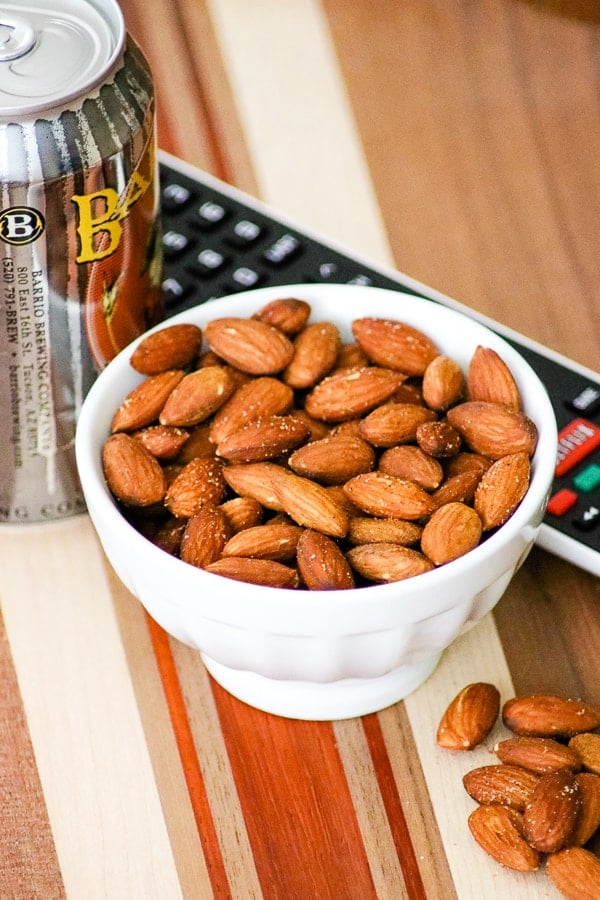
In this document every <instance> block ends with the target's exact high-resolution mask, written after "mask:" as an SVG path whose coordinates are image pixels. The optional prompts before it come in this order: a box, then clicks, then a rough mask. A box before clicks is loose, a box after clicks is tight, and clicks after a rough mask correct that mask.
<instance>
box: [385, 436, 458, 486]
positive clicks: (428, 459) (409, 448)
mask: <svg viewBox="0 0 600 900" xmlns="http://www.w3.org/2000/svg"><path fill="white" fill-rule="evenodd" d="M379 471H380V472H385V473H386V474H387V475H394V476H395V477H396V478H404V479H405V480H406V481H414V483H415V484H418V485H419V487H422V488H423V490H424V491H434V490H435V489H436V488H438V487H439V486H440V484H441V483H442V481H443V478H444V470H443V468H442V465H441V463H440V462H438V460H437V459H433V457H432V456H429V455H428V454H427V453H424V452H423V451H422V450H421V448H420V447H415V446H413V445H412V444H402V445H401V446H400V447H390V448H389V449H387V450H384V451H383V453H382V454H381V456H380V457H379Z"/></svg>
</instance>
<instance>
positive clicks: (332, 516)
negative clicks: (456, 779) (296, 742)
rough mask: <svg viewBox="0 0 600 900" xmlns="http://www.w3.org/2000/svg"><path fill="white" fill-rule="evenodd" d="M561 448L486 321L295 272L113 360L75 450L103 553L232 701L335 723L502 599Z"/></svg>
mask: <svg viewBox="0 0 600 900" xmlns="http://www.w3.org/2000/svg"><path fill="white" fill-rule="evenodd" d="M556 441H557V433H556V422H555V419H554V413H553V410H552V406H551V404H550V401H549V398H548V396H547V393H546V391H545V388H544V386H543V384H542V383H541V381H540V380H539V378H538V377H537V375H536V374H535V372H534V371H533V370H532V369H531V367H530V366H529V365H528V363H527V362H526V361H525V360H524V359H523V358H522V356H521V355H520V354H519V353H518V352H517V351H516V350H515V349H514V348H513V347H512V346H511V345H510V344H509V343H508V342H506V341H504V340H503V339H502V338H500V337H499V336H498V335H497V334H495V333H494V332H493V331H491V330H489V329H488V328H487V327H485V326H484V325H483V324H481V323H479V322H477V321H476V320H474V319H471V318H469V317H467V316H465V315H464V314H462V313H461V312H459V311H455V310H453V309H450V308H447V307H445V306H441V305H439V304H436V303H433V302H431V301H429V300H424V299H421V298H419V297H416V296H412V295H408V294H404V293H399V292H396V291H388V290H384V289H379V288H371V287H363V286H357V285H352V286H349V285H291V286H286V287H285V288H281V287H277V288H264V289H260V290H255V291H248V292H246V293H243V294H239V295H235V296H231V297H226V298H223V299H219V300H213V301H209V302H208V303H205V304H203V305H201V306H198V307H196V308H194V309H191V310H189V311H187V312H185V313H183V314H180V315H179V316H176V317H174V318H172V319H169V320H167V321H166V322H164V323H163V324H162V325H160V326H158V327H157V328H155V329H153V330H152V331H150V332H148V333H147V334H145V335H143V336H142V337H141V338H140V339H138V340H137V341H135V342H134V343H133V344H131V345H130V346H129V347H128V348H126V349H125V350H124V351H122V352H121V353H120V354H119V355H118V356H117V357H116V358H115V359H114V360H113V361H112V362H111V363H109V365H108V366H107V367H106V368H105V369H104V371H103V372H102V373H101V374H100V375H99V377H98V379H97V380H96V382H95V384H94V385H93V386H92V389H91V390H90V392H89V394H88V396H87V398H86V400H85V402H84V404H83V408H82V411H81V415H80V417H79V423H78V428H77V436H76V457H77V465H78V470H79V475H80V478H81V483H82V487H83V491H84V496H85V499H86V503H87V507H88V511H89V514H90V516H91V519H92V521H93V523H94V526H95V528H96V531H97V533H98V536H99V538H100V541H101V543H102V545H103V548H104V550H105V553H106V555H107V557H108V559H109V561H110V563H111V564H112V566H113V567H114V569H115V571H116V573H117V574H118V576H119V577H120V578H121V580H122V581H123V583H124V584H125V585H126V587H127V588H128V589H129V590H130V591H131V593H132V594H134V595H135V596H136V597H137V598H138V599H139V600H140V601H141V602H142V604H143V605H144V607H145V608H146V610H147V611H148V613H149V614H150V615H151V616H152V617H153V618H154V619H155V620H156V621H157V622H158V623H159V625H161V626H162V627H163V628H164V629H165V630H166V631H167V632H168V633H169V634H171V635H172V636H174V637H175V638H177V639H179V640H181V641H183V642H185V643H187V644H188V645H190V646H193V647H195V648H197V649H198V651H199V652H200V654H201V656H202V659H203V661H204V663H205V665H206V667H207V669H208V671H209V672H210V673H211V675H212V676H213V677H214V678H215V679H216V680H217V681H218V682H219V683H220V684H221V685H222V686H223V687H225V688H226V689H227V690H229V691H230V692H231V693H232V694H234V695H235V696H237V697H239V698H240V699H242V700H244V701H245V702H247V703H249V704H251V705H253V706H256V707H258V708H260V709H263V710H266V711H268V712H271V713H275V714H279V715H284V716H288V717H293V718H303V719H339V718H347V717H350V716H356V715H362V714H365V713H368V712H373V711H376V710H378V709H381V708H383V707H385V706H388V705H390V704H391V703H394V702H395V701H397V700H400V699H402V698H403V697H405V696H406V695H407V694H408V693H410V692H411V691H413V690H414V689H415V688H416V687H418V686H419V685H420V684H421V683H422V682H423V681H424V680H425V679H426V678H427V677H428V676H429V675H430V674H431V672H432V671H433V669H434V668H435V666H436V665H437V662H438V660H439V658H440V655H441V654H442V653H443V651H444V650H445V648H447V647H448V646H449V645H450V644H451V643H452V641H453V640H454V639H455V638H456V637H457V636H458V635H460V634H461V633H462V632H463V631H464V630H466V629H468V628H470V627H471V626H472V625H474V624H475V623H476V622H477V621H478V620H479V619H480V618H481V617H482V616H484V615H486V613H488V612H489V611H490V610H491V609H492V607H493V606H494V605H495V604H496V603H497V602H498V600H499V599H500V597H501V596H502V594H503V593H504V591H505V590H506V588H507V586H508V584H509V582H510V580H511V578H512V577H513V575H514V573H515V572H516V570H517V569H518V568H519V566H520V565H521V564H522V562H523V561H524V560H525V558H526V556H527V554H528V552H529V550H530V549H531V546H532V545H533V542H534V541H535V538H536V534H537V531H538V528H539V526H540V524H541V521H542V517H543V514H544V510H545V506H546V501H547V497H548V493H549V490H550V487H551V484H552V478H553V473H554V467H555V459H556Z"/></svg>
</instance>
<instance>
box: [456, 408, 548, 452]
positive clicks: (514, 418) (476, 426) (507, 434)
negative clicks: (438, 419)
mask: <svg viewBox="0 0 600 900" xmlns="http://www.w3.org/2000/svg"><path fill="white" fill-rule="evenodd" d="M446 417H447V419H448V421H449V422H450V424H451V425H452V427H453V428H456V430H457V431H458V433H459V434H460V436H461V437H462V439H463V441H464V442H465V444H466V445H467V446H468V447H469V449H471V450H473V451H474V452H475V453H481V454H483V456H489V458H490V459H500V457H501V456H507V455H508V454H509V453H526V454H527V456H533V453H534V450H535V448H536V445H537V438H538V433H537V428H536V426H535V423H534V422H533V421H532V420H531V419H530V418H529V417H528V416H526V415H525V414H524V413H522V412H516V411H515V410H512V409H508V408H507V407H506V406H500V405H499V404H497V403H487V402H485V401H483V400H469V401H467V402H466V403H460V404H459V405H458V406H453V407H452V408H451V409H449V410H448V412H447V413H446Z"/></svg>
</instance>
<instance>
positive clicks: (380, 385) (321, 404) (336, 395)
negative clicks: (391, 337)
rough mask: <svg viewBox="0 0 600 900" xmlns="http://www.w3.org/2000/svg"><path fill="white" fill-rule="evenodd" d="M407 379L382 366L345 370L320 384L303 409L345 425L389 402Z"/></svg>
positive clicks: (330, 376)
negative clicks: (385, 401) (386, 401)
mask: <svg viewBox="0 0 600 900" xmlns="http://www.w3.org/2000/svg"><path fill="white" fill-rule="evenodd" d="M404 377H405V376H404V375H401V374H400V373H399V372H394V371H392V369H383V368H380V367H379V366H365V367H364V368H362V369H342V370H341V371H339V372H334V373H333V374H332V375H328V376H327V377H326V378H324V379H323V380H322V381H320V382H319V383H318V384H317V385H316V386H315V387H314V388H313V389H312V390H311V391H310V392H309V394H308V395H307V397H306V401H305V404H304V406H305V409H306V411H307V413H308V414H309V415H310V416H314V417H315V419H323V420H324V421H326V422H344V421H346V420H348V419H354V418H356V417H357V416H362V415H363V414H364V413H366V412H369V410H372V409H374V408H375V407H376V406H378V405H379V404H380V403H382V402H383V401H384V400H387V399H388V398H389V397H391V396H392V394H393V393H394V391H395V390H396V388H397V387H398V385H400V384H401V383H402V381H403V379H404Z"/></svg>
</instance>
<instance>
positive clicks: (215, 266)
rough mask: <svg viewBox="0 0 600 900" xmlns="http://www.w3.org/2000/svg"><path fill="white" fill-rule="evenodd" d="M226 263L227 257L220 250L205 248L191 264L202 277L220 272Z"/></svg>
mask: <svg viewBox="0 0 600 900" xmlns="http://www.w3.org/2000/svg"><path fill="white" fill-rule="evenodd" d="M226 262H227V259H226V257H225V256H224V255H223V254H222V253H219V251H218V250H213V249H212V248H211V247H205V249H204V250H201V251H200V253H199V254H198V255H197V256H196V258H195V260H194V261H193V263H191V264H190V268H192V269H193V270H194V272H198V273H199V274H200V275H213V274H214V273H215V272H220V271H221V269H222V268H223V267H224V266H225V263H226Z"/></svg>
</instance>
